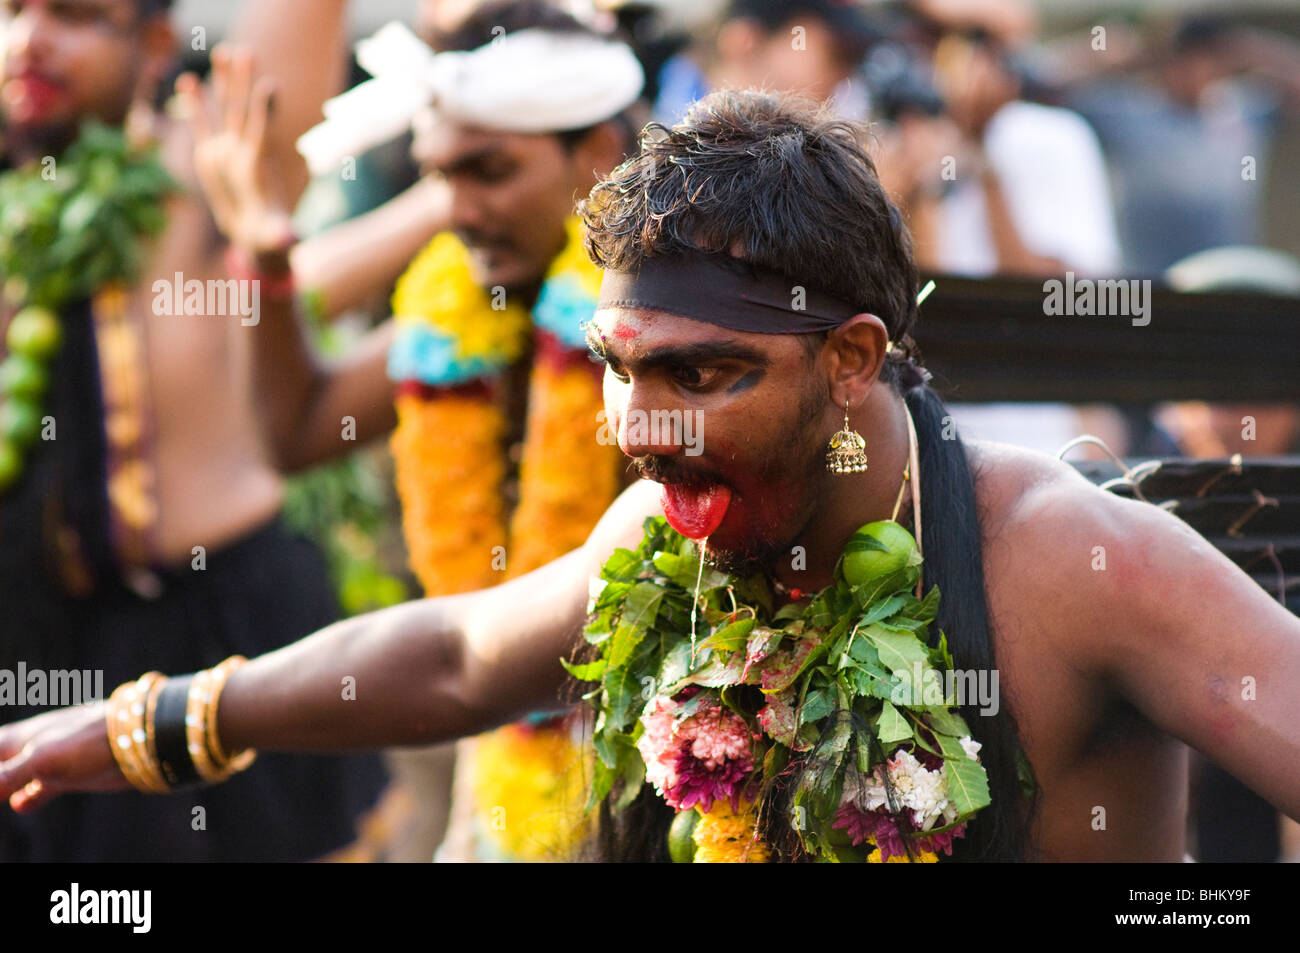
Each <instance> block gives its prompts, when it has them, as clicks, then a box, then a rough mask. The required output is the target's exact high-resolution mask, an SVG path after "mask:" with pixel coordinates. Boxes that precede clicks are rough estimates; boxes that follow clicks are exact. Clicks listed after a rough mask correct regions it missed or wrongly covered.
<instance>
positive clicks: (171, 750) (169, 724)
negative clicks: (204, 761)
mask: <svg viewBox="0 0 1300 953" xmlns="http://www.w3.org/2000/svg"><path fill="white" fill-rule="evenodd" d="M192 681H194V676H193V675H182V676H181V677H179V678H169V679H168V680H167V684H165V685H164V686H163V687H162V691H161V692H160V693H159V695H158V703H157V704H156V705H155V706H154V718H153V732H154V734H153V737H154V750H155V751H156V752H157V753H158V763H159V766H160V767H161V768H162V773H163V777H164V778H165V779H166V780H167V783H168V784H169V785H170V786H171V787H174V788H175V787H182V786H184V785H187V784H198V783H200V782H201V781H202V780H203V778H202V777H200V776H199V770H198V768H196V767H195V766H194V759H193V758H192V757H190V749H189V744H188V743H187V741H186V734H185V709H186V703H187V701H188V699H189V694H190V682H192Z"/></svg>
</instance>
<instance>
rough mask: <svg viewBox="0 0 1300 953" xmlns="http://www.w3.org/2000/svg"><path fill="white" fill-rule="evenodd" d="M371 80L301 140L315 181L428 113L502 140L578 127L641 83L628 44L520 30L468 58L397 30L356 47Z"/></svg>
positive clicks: (329, 105) (336, 102) (330, 105)
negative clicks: (495, 133)
mask: <svg viewBox="0 0 1300 953" xmlns="http://www.w3.org/2000/svg"><path fill="white" fill-rule="evenodd" d="M357 61H358V62H359V63H360V64H361V66H362V68H363V69H365V70H366V72H368V73H370V74H371V75H372V76H373V77H374V79H370V80H367V81H366V82H364V83H361V84H360V85H358V86H356V87H355V88H353V89H350V90H348V91H347V92H346V93H343V94H342V95H341V96H336V97H334V98H333V99H331V100H329V101H327V102H326V103H325V107H324V112H325V121H324V122H322V123H320V124H319V125H317V126H314V127H313V128H311V129H309V130H308V131H307V132H306V133H305V134H303V136H302V137H301V138H299V140H298V151H299V152H301V153H302V155H303V157H304V158H306V160H307V165H308V166H309V167H310V169H311V171H312V173H313V174H316V175H318V174H321V173H323V172H328V171H331V170H332V169H334V168H336V167H337V166H338V164H339V163H340V162H341V161H342V160H343V159H344V158H345V157H348V156H357V155H360V154H361V153H362V152H364V151H365V150H367V149H369V148H371V147H373V146H377V145H379V144H380V143H383V142H387V141H388V140H389V139H392V138H393V137H395V136H398V135H400V134H401V133H402V132H404V131H405V130H406V129H407V128H408V127H409V126H410V124H411V120H412V119H413V118H414V117H415V115H416V114H417V113H418V112H419V111H420V110H421V109H423V108H424V107H425V106H428V105H430V104H432V105H433V106H434V107H435V108H436V109H437V110H438V112H439V114H440V115H442V116H445V117H447V118H449V119H452V120H455V121H457V122H463V123H466V124H469V125H474V126H479V127H482V128H485V129H498V130H502V131H505V132H528V133H538V132H560V131H563V130H566V129H581V128H582V127H584V126H591V125H594V124H596V123H598V122H602V121H604V120H606V119H609V118H611V117H612V116H615V115H617V114H618V113H619V112H620V111H621V110H623V109H625V108H627V107H628V106H630V105H631V104H632V103H633V102H635V101H636V98H637V97H638V96H639V95H641V89H642V87H643V85H644V83H645V75H644V73H643V72H642V70H641V64H640V63H639V62H638V61H637V58H636V56H635V55H634V54H633V53H632V50H631V49H630V48H629V47H628V46H627V45H626V44H624V43H619V42H617V41H614V40H606V39H604V38H600V37H593V36H588V35H585V34H581V33H557V32H554V31H551V30H540V29H530V30H520V31H518V32H516V33H507V34H504V35H502V36H499V37H497V38H496V39H494V40H492V41H491V42H490V43H487V44H486V45H484V46H481V47H479V48H478V49H476V50H471V51H469V52H459V51H454V52H447V53H434V52H433V51H432V50H430V49H429V47H428V46H426V45H425V44H424V43H423V42H422V41H421V40H420V39H419V38H418V37H417V36H416V35H415V34H414V33H412V32H411V31H410V30H409V29H407V28H406V27H405V26H403V25H402V24H401V23H389V24H387V25H386V26H384V27H382V28H380V30H379V31H378V32H377V33H376V34H375V35H374V36H372V37H370V38H369V39H367V40H362V41H361V42H359V43H358V44H357Z"/></svg>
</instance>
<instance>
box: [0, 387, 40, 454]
mask: <svg viewBox="0 0 1300 953" xmlns="http://www.w3.org/2000/svg"><path fill="white" fill-rule="evenodd" d="M40 435H41V412H40V410H39V409H38V408H37V407H36V405H34V404H30V403H28V402H27V401H25V400H15V399H14V398H12V397H10V398H9V399H8V400H6V401H5V402H4V403H3V404H0V439H3V440H6V441H9V442H10V443H13V444H14V445H15V446H18V447H26V446H28V445H29V444H32V443H35V442H36V438H37V437H39V436H40Z"/></svg>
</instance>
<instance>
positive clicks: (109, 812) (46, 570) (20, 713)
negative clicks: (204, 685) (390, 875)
mask: <svg viewBox="0 0 1300 953" xmlns="http://www.w3.org/2000/svg"><path fill="white" fill-rule="evenodd" d="M51 371H52V373H51V390H50V393H49V394H48V396H47V398H46V403H45V407H46V413H47V414H49V415H51V416H53V417H54V418H55V423H56V427H57V429H56V439H55V440H52V441H42V442H40V443H38V444H37V446H36V447H35V448H34V451H33V453H31V454H30V455H29V456H28V460H27V464H26V466H25V468H24V472H23V475H22V477H21V479H20V481H19V482H18V483H17V484H15V486H13V487H12V488H11V489H10V491H9V492H8V493H6V494H3V495H0V668H5V669H9V670H10V671H15V670H16V669H17V666H18V663H19V662H20V661H21V662H23V663H24V664H25V666H26V669H27V670H28V671H31V670H33V669H37V668H40V669H45V670H78V671H80V670H87V669H89V670H92V671H94V670H97V669H102V670H103V673H104V674H103V686H104V692H105V693H106V694H107V693H109V692H111V691H112V690H113V689H114V688H115V687H116V686H117V685H119V684H120V683H122V682H124V681H128V680H130V679H133V678H137V677H139V676H140V675H141V674H143V673H144V672H146V671H150V670H158V671H161V672H163V673H165V674H169V675H176V674H183V673H187V672H192V671H195V670H198V669H201V668H207V667H210V666H212V665H215V664H216V663H217V662H220V661H221V660H222V659H225V658H227V657H229V656H230V655H234V654H241V655H246V656H248V657H249V658H252V657H254V656H256V655H260V654H263V653H265V652H269V651H271V650H273V649H275V648H278V647H280V646H282V645H284V644H287V643H289V642H292V641H294V640H296V639H298V638H301V637H302V636H304V635H307V634H309V633H310V632H313V631H315V630H316V629H319V628H322V627H323V626H325V625H328V624H329V623H330V622H332V621H334V620H335V619H336V618H337V617H338V606H337V603H336V601H335V597H334V594H333V591H332V589H331V587H330V583H329V581H328V575H327V572H326V567H325V563H324V559H323V557H322V555H321V553H320V551H319V550H318V549H317V548H316V547H315V546H314V545H313V544H311V543H310V542H308V541H307V540H305V539H302V538H300V537H297V536H294V535H293V534H291V533H289V532H288V531H287V530H286V529H285V527H284V526H283V525H282V523H281V522H280V521H279V520H278V519H277V520H273V521H271V522H270V523H268V524H267V525H265V526H263V527H261V528H259V529H257V530H255V531H253V532H251V533H249V534H248V535H246V536H245V537H243V538H242V539H241V540H239V541H237V542H236V543H234V544H232V545H229V546H227V547H224V548H222V549H220V550H218V551H210V552H208V553H207V554H206V568H205V569H202V570H196V569H193V568H191V566H190V565H189V564H184V565H182V566H180V567H173V568H170V569H162V570H160V571H158V572H157V576H158V579H159V580H160V582H161V584H162V585H161V592H160V594H159V595H158V596H157V598H154V599H147V598H144V597H142V596H141V595H139V594H138V593H137V592H135V591H134V590H133V589H131V588H128V587H127V586H126V585H125V584H124V583H123V582H122V581H121V579H120V577H119V574H118V571H117V567H116V566H115V564H114V562H113V558H112V551H111V549H110V547H109V544H108V538H107V534H108V529H107V527H108V525H109V523H108V500H107V495H106V490H105V486H106V481H105V462H104V461H105V438H104V430H103V409H102V405H101V397H100V386H99V366H98V357H97V354H96V351H95V339H94V326H93V321H92V318H91V315H90V310H89V307H88V306H87V305H86V304H80V305H77V306H75V307H73V308H70V309H69V310H68V314H67V315H65V318H64V342H63V346H62V348H61V349H60V353H59V355H58V357H57V358H56V359H55V362H54V364H53V366H52V368H51ZM340 691H341V686H340ZM41 710H44V709H43V708H34V707H30V706H28V707H17V706H13V705H5V706H0V722H10V721H16V720H19V719H21V718H26V717H29V716H31V715H34V714H37V713H39V711H41ZM384 781H385V776H384V772H383V769H382V765H381V762H380V761H379V759H378V757H377V756H353V757H347V758H341V757H326V756H304V755H282V754H269V753H268V754H262V755H260V756H259V758H258V760H257V762H256V763H255V764H254V765H253V767H252V768H250V769H249V770H248V771H246V772H245V773H243V774H241V775H237V776H236V777H235V778H233V779H232V780H230V781H228V782H226V783H225V784H222V785H217V786H214V787H210V788H197V789H193V790H190V791H183V792H178V793H175V794H171V795H164V796H158V795H144V794H140V793H137V792H134V791H130V792H124V793H119V794H95V795H66V796H62V797H60V798H58V799H56V800H55V801H53V802H51V803H50V804H49V805H48V806H46V807H44V808H42V809H41V810H39V811H37V812H36V813H35V814H32V815H29V816H18V815H15V814H14V813H13V812H12V811H10V810H8V808H7V806H3V807H0V861H74V862H81V861H271V860H281V861H290V860H308V859H313V858H316V857H319V856H320V855H322V854H325V853H327V852H329V851H330V850H332V849H335V848H338V847H341V846H343V845H345V844H347V843H348V842H350V841H351V840H352V839H353V838H354V835H355V819H356V817H357V816H358V815H359V814H360V813H361V812H362V811H364V810H365V809H366V808H368V807H369V806H370V805H371V804H373V803H374V801H375V800H376V798H377V796H378V794H379V792H380V790H381V789H382V787H383V784H384ZM198 807H202V808H203V811H202V812H197V811H195V808H198ZM196 828H198V829H196Z"/></svg>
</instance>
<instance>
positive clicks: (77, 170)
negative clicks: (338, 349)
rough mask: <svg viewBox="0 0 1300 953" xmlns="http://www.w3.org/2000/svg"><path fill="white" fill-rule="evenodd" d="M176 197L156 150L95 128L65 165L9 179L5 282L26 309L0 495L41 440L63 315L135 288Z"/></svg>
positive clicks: (13, 347)
mask: <svg viewBox="0 0 1300 953" xmlns="http://www.w3.org/2000/svg"><path fill="white" fill-rule="evenodd" d="M174 189H175V184H174V183H173V181H172V179H171V177H170V176H169V175H168V174H167V172H166V171H165V170H164V169H163V167H162V165H161V164H160V163H159V161H158V158H157V153H156V150H152V149H133V148H132V147H131V146H130V145H129V144H128V142H127V138H126V135H125V133H123V132H122V131H121V130H120V129H114V128H110V127H108V126H105V125H102V124H100V123H97V122H93V121H88V122H86V123H84V124H83V126H82V128H81V130H80V132H79V134H78V136H77V139H76V141H74V142H73V143H72V145H71V146H69V147H68V149H67V150H66V151H65V153H64V154H63V155H62V156H61V157H60V158H59V159H58V161H57V163H55V164H53V165H48V164H46V163H36V162H31V163H27V164H26V165H24V166H22V167H20V168H17V169H13V170H11V171H8V172H5V173H3V174H0V280H3V284H4V296H5V300H6V301H7V302H8V303H9V304H10V305H12V306H14V307H20V308H21V310H20V311H19V312H18V313H17V314H16V315H14V318H13V320H12V321H11V322H10V323H9V328H8V331H7V333H6V335H5V343H6V345H7V349H8V351H9V353H8V356H6V357H5V359H4V361H3V362H0V493H3V492H4V491H5V490H7V489H8V488H9V487H10V486H12V485H13V484H14V483H15V482H17V480H18V479H19V477H20V476H21V474H22V471H23V469H24V458H25V456H26V455H27V454H28V453H30V452H31V448H32V446H33V445H34V444H35V443H36V442H37V440H38V438H39V437H40V434H41V427H42V401H43V398H44V396H45V393H46V391H47V390H48V388H49V383H50V381H49V375H50V364H51V362H52V361H53V359H54V357H55V355H56V354H57V353H58V351H59V348H60V346H61V344H62V338H63V326H62V321H61V319H60V317H59V311H60V310H61V309H62V308H64V307H65V306H66V305H67V304H68V303H69V302H71V301H74V300H76V299H78V298H89V297H91V296H92V295H94V294H96V293H97V292H99V291H101V290H104V289H107V288H122V287H125V286H126V285H129V284H131V283H132V282H134V281H135V279H136V278H137V277H138V275H139V271H140V266H141V262H142V255H143V250H142V246H143V242H144V240H145V239H148V238H151V237H153V236H156V235H158V234H160V233H161V232H162V230H163V227H164V225H165V224H166V216H165V215H164V213H163V200H164V199H165V198H166V196H167V195H168V194H169V193H170V192H172V191H173V190H174ZM118 297H120V294H119V295H118Z"/></svg>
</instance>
